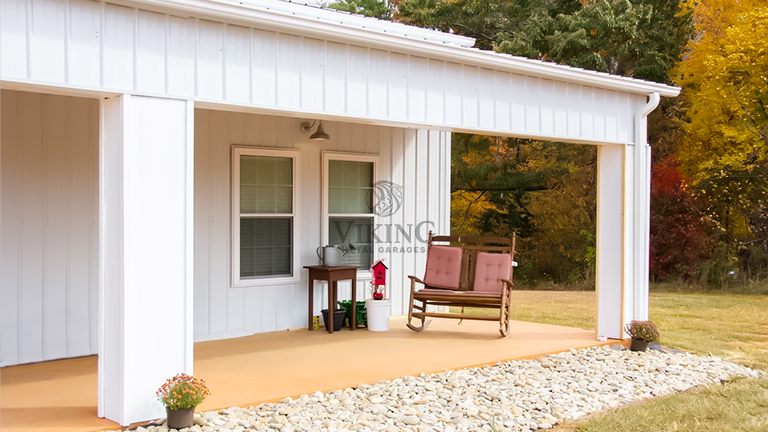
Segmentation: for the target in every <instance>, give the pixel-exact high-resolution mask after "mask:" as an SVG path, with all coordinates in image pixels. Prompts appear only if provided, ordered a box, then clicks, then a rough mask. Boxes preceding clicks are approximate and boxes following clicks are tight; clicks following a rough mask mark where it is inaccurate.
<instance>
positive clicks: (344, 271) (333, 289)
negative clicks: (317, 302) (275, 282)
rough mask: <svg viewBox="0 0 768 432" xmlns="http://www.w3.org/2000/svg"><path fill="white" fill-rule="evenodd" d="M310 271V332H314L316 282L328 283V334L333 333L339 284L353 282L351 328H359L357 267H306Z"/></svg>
mask: <svg viewBox="0 0 768 432" xmlns="http://www.w3.org/2000/svg"><path fill="white" fill-rule="evenodd" d="M304 268H305V269H307V270H309V327H308V328H309V331H312V330H313V325H312V310H313V300H314V290H315V281H316V280H323V281H326V282H328V333H333V316H334V315H335V314H334V311H335V310H336V301H337V299H336V297H337V295H338V293H337V289H338V282H339V281H341V280H347V279H349V280H351V281H352V320H351V322H350V323H349V326H350V327H351V328H352V330H354V329H356V328H357V293H356V291H357V270H358V268H357V267H350V266H333V267H327V266H319V265H314V266H304Z"/></svg>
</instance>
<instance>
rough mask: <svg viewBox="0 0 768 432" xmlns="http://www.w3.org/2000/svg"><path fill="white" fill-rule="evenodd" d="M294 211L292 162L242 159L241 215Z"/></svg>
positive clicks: (288, 160)
mask: <svg viewBox="0 0 768 432" xmlns="http://www.w3.org/2000/svg"><path fill="white" fill-rule="evenodd" d="M286 197H287V198H286ZM292 212H293V160H292V159H291V158H287V157H271V156H245V155H242V156H240V213H292Z"/></svg>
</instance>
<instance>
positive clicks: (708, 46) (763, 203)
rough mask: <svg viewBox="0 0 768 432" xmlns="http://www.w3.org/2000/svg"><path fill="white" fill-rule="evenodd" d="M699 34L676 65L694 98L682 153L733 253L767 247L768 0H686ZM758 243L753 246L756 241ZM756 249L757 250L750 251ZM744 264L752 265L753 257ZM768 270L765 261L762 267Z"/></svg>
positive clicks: (684, 164)
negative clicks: (764, 265) (767, 42)
mask: <svg viewBox="0 0 768 432" xmlns="http://www.w3.org/2000/svg"><path fill="white" fill-rule="evenodd" d="M687 7H688V8H689V9H690V10H691V11H692V12H693V16H694V22H695V30H696V37H695V38H692V39H691V40H690V42H689V43H688V45H687V52H686V55H685V58H684V59H683V60H682V61H681V62H680V64H679V66H678V68H677V69H676V70H675V76H676V82H677V83H678V84H680V85H681V86H683V87H684V96H685V100H686V103H687V105H688V110H687V124H686V126H685V127H686V132H687V133H686V138H685V141H684V145H683V146H682V148H681V149H680V154H679V160H680V163H681V165H680V168H681V171H682V173H683V175H684V176H685V177H686V178H688V179H690V182H691V186H692V189H693V191H694V193H695V195H696V196H697V198H698V199H699V200H700V201H701V202H702V203H703V210H704V211H705V212H706V213H707V214H708V215H709V216H710V217H711V218H712V220H713V221H714V222H715V223H716V224H717V227H718V229H719V232H720V241H722V242H725V243H726V244H728V245H729V247H730V250H731V259H732V260H736V259H737V257H738V256H739V255H740V256H744V255H745V254H749V255H755V254H757V253H758V252H760V251H759V250H754V248H756V247H759V249H760V250H761V251H762V253H765V251H766V250H768V218H766V216H765V215H766V213H768V117H767V116H766V106H767V105H768V49H767V48H766V42H765V41H766V40H768V5H766V4H765V2H764V1H763V0H709V1H707V2H693V1H689V2H687ZM750 248H752V249H750ZM750 250H751V251H750ZM742 261H744V262H745V263H744V264H743V265H742V269H746V267H749V266H750V263H749V260H742ZM763 270H765V269H763Z"/></svg>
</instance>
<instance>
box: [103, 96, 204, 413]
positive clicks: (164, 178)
mask: <svg viewBox="0 0 768 432" xmlns="http://www.w3.org/2000/svg"><path fill="white" fill-rule="evenodd" d="M193 116H194V107H193V103H192V102H191V101H184V100H174V99H160V98H150V97H138V96H131V95H122V96H118V97H114V98H108V99H105V100H103V101H102V103H101V136H100V173H99V174H100V180H99V189H100V190H99V194H100V202H99V219H100V239H99V242H100V262H99V294H100V295H99V302H100V304H99V408H98V411H99V413H98V414H99V417H106V418H108V419H110V420H113V421H115V422H117V423H119V424H121V425H128V424H131V423H133V422H137V421H144V420H148V419H153V418H159V417H164V416H165V412H164V409H163V407H162V405H161V404H160V402H158V401H157V398H156V396H155V391H156V390H157V388H158V387H160V385H161V384H163V382H164V381H165V379H166V378H170V377H172V376H173V375H175V374H177V373H181V372H185V373H189V374H191V373H192V361H193V358H192V354H193V346H192V341H193V340H192V337H193V333H192V331H193V329H192V323H193V321H192V298H193V289H192V280H193V278H192V264H193V250H192V248H193V192H194V191H193V175H194V174H193V173H194V171H193V168H194V165H193V158H194V133H193V125H194V123H193V122H194V118H193Z"/></svg>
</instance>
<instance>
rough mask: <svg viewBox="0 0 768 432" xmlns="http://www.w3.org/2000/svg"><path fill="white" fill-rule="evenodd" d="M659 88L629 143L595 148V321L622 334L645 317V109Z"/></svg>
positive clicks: (608, 332)
mask: <svg viewBox="0 0 768 432" xmlns="http://www.w3.org/2000/svg"><path fill="white" fill-rule="evenodd" d="M658 103H659V95H658V93H653V94H651V96H650V100H649V102H648V103H647V104H646V105H644V106H643V107H642V108H641V109H640V110H639V111H638V112H637V114H636V115H635V142H634V145H633V146H623V145H601V146H600V147H599V148H598V153H597V166H598V167H597V271H596V273H597V274H596V277H597V281H596V285H597V326H596V332H597V334H598V335H599V336H607V337H609V338H613V339H624V338H625V337H626V334H625V333H624V325H625V324H626V323H628V322H629V321H632V320H635V319H637V320H645V319H648V265H649V245H650V242H649V235H650V217H651V213H650V208H651V207H650V197H651V192H650V190H651V149H650V147H649V146H648V138H647V123H646V119H647V116H648V114H649V113H650V112H651V111H653V110H654V109H655V108H656V106H658Z"/></svg>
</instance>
